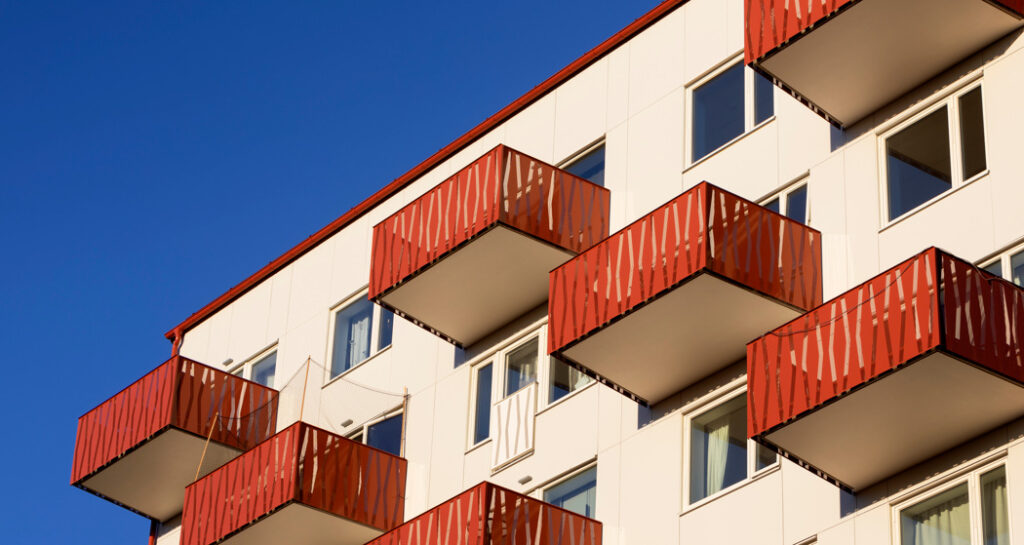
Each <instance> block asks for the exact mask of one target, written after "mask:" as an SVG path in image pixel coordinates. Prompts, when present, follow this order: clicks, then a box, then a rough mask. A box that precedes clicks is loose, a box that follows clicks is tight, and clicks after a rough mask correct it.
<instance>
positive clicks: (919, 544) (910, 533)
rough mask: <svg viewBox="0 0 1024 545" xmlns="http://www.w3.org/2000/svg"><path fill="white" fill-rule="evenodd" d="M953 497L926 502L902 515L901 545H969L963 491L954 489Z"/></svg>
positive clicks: (964, 494) (969, 527) (968, 527)
mask: <svg viewBox="0 0 1024 545" xmlns="http://www.w3.org/2000/svg"><path fill="white" fill-rule="evenodd" d="M955 490H956V492H957V493H955V495H953V497H949V496H948V495H945V494H944V495H943V496H944V497H943V498H941V499H937V501H938V502H939V503H936V500H932V501H928V502H926V505H925V506H922V508H914V507H912V508H910V509H909V510H908V511H909V512H907V511H905V512H904V514H903V544H904V545H970V543H971V515H970V510H969V504H968V502H967V487H966V486H963V487H958V488H957V489H955Z"/></svg>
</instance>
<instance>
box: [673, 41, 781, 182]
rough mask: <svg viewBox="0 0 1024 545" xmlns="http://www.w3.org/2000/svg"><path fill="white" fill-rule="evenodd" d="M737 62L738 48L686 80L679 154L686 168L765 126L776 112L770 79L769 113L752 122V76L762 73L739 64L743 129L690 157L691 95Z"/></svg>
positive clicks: (739, 60) (740, 60) (739, 57)
mask: <svg viewBox="0 0 1024 545" xmlns="http://www.w3.org/2000/svg"><path fill="white" fill-rule="evenodd" d="M737 65H741V66H742V65H743V52H739V53H737V54H735V55H732V56H730V57H729V58H728V59H725V60H724V61H722V62H720V63H718V64H716V65H715V66H713V67H712V68H711V69H710V70H708V71H706V72H704V73H703V74H701V75H699V76H697V77H696V78H694V79H693V80H691V81H690V82H689V83H687V84H686V93H685V99H684V100H685V108H684V112H685V116H686V119H685V123H684V124H685V125H686V129H685V134H684V147H685V148H686V149H685V150H684V153H683V155H684V156H685V159H686V161H685V169H688V168H690V167H692V166H695V165H698V164H700V163H703V162H704V161H706V160H708V159H710V158H712V157H714V156H716V155H718V154H719V153H721V152H722V150H724V149H726V148H729V147H730V146H732V145H733V144H734V143H736V142H737V141H739V140H741V139H742V138H744V137H746V136H747V135H749V134H751V133H752V132H754V131H756V130H757V129H759V128H761V127H763V126H765V125H768V124H769V123H771V122H772V121H775V118H776V116H777V115H778V104H777V100H776V99H777V98H778V93H777V92H776V91H777V89H776V87H775V84H774V82H773V83H772V115H770V116H768V117H767V118H765V119H764V121H761V122H759V123H758V122H755V115H756V111H755V110H756V104H757V97H756V95H755V92H756V78H757V77H758V76H760V77H765V76H763V75H762V74H759V73H758V72H757V71H756V70H754V69H753V68H750V67H749V66H743V131H742V132H741V133H740V134H738V135H736V136H734V137H733V138H731V139H729V140H727V141H726V142H725V143H723V144H722V145H721V146H718V147H717V148H715V149H713V150H711V151H709V152H708V153H707V154H705V155H703V156H702V157H694V150H693V144H694V133H693V122H694V99H693V93H694V91H696V90H697V89H700V88H701V87H703V86H704V85H705V84H706V83H709V82H711V81H712V80H714V79H715V78H717V77H718V76H721V75H722V74H724V73H725V72H727V71H728V70H729V69H731V68H734V67H736V66H737ZM685 169H684V170H685Z"/></svg>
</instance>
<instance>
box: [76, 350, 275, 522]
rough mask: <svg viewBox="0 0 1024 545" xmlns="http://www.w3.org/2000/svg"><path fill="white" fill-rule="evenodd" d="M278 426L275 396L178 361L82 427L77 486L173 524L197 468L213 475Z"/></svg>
mask: <svg viewBox="0 0 1024 545" xmlns="http://www.w3.org/2000/svg"><path fill="white" fill-rule="evenodd" d="M276 422H277V392H276V391H274V390H272V389H270V388H266V387H264V386H261V385H259V384H256V383H254V382H249V381H247V380H244V379H241V378H239V377H236V376H233V375H230V374H228V373H224V372H221V371H218V370H216V369H213V368H210V367H207V366H205V365H202V364H200V363H196V362H194V361H191V360H188V359H186V358H182V357H180V356H177V357H174V358H171V359H170V360H168V361H167V362H165V363H164V364H162V365H160V367H157V368H156V369H154V370H153V371H150V372H149V374H147V375H146V376H144V377H142V378H141V379H139V380H137V381H136V382H135V383H133V384H132V385H131V386H128V387H127V388H125V389H124V390H121V392H120V393H118V394H117V395H115V396H114V397H112V398H110V399H108V400H107V401H104V402H103V403H102V404H101V405H100V406H98V407H96V408H95V409H93V410H91V411H89V412H87V413H85V414H84V415H83V416H82V417H81V418H79V419H78V435H77V437H76V439H75V459H74V465H73V466H72V468H71V484H73V485H74V486H77V487H79V488H82V489H84V490H86V491H89V492H92V493H93V494H96V495H97V496H100V497H103V498H107V499H108V500H110V501H112V502H114V503H117V504H119V505H122V506H124V507H127V508H128V509H131V510H133V511H135V512H137V513H140V514H142V515H145V516H147V517H150V518H152V519H156V520H161V521H162V520H167V519H169V518H171V517H173V516H174V515H177V514H178V513H180V512H181V507H182V502H183V499H184V496H185V485H187V484H188V483H190V482H192V481H193V480H194V479H195V477H196V471H197V468H199V474H200V475H205V474H206V473H208V472H210V471H212V470H213V469H214V468H216V467H218V466H220V465H221V464H223V463H224V462H227V461H228V460H230V459H232V458H234V457H235V456H237V455H238V454H239V453H241V452H242V451H244V450H247V449H249V448H251V447H252V446H254V445H256V444H257V443H259V442H260V441H263V440H264V439H266V438H267V437H270V436H271V435H272V434H273V433H274V426H275V425H276ZM208 439H209V445H208V446H207V440H208ZM204 447H206V455H205V457H204V456H203V450H204ZM200 460H202V467H201V468H200V467H199V465H200Z"/></svg>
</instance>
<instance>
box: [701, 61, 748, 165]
mask: <svg viewBox="0 0 1024 545" xmlns="http://www.w3.org/2000/svg"><path fill="white" fill-rule="evenodd" d="M743 70H744V67H743V64H737V65H736V66H733V67H732V68H729V69H728V70H726V71H725V72H723V73H722V74H720V75H719V76H717V77H716V78H715V79H713V80H711V81H709V82H707V83H705V84H704V85H701V86H700V87H698V88H696V89H694V91H693V160H694V161H696V160H698V159H700V158H702V157H704V156H706V155H707V154H709V153H711V152H712V151H715V150H716V149H718V148H720V147H722V145H724V144H725V143H727V142H728V141H730V140H732V139H733V138H736V137H737V136H739V135H741V134H743Z"/></svg>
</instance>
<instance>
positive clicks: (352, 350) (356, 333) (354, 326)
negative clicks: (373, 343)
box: [348, 312, 372, 367]
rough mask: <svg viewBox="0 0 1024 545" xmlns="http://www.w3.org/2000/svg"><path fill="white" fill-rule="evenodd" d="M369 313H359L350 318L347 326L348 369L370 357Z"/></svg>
mask: <svg viewBox="0 0 1024 545" xmlns="http://www.w3.org/2000/svg"><path fill="white" fill-rule="evenodd" d="M371 316H372V314H371V313H369V312H367V313H361V314H360V315H358V316H354V317H353V318H352V322H351V325H350V326H349V338H348V343H349V344H348V365H349V367H351V366H353V365H355V364H357V363H359V362H361V361H363V360H365V359H366V358H368V357H370V317H371Z"/></svg>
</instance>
